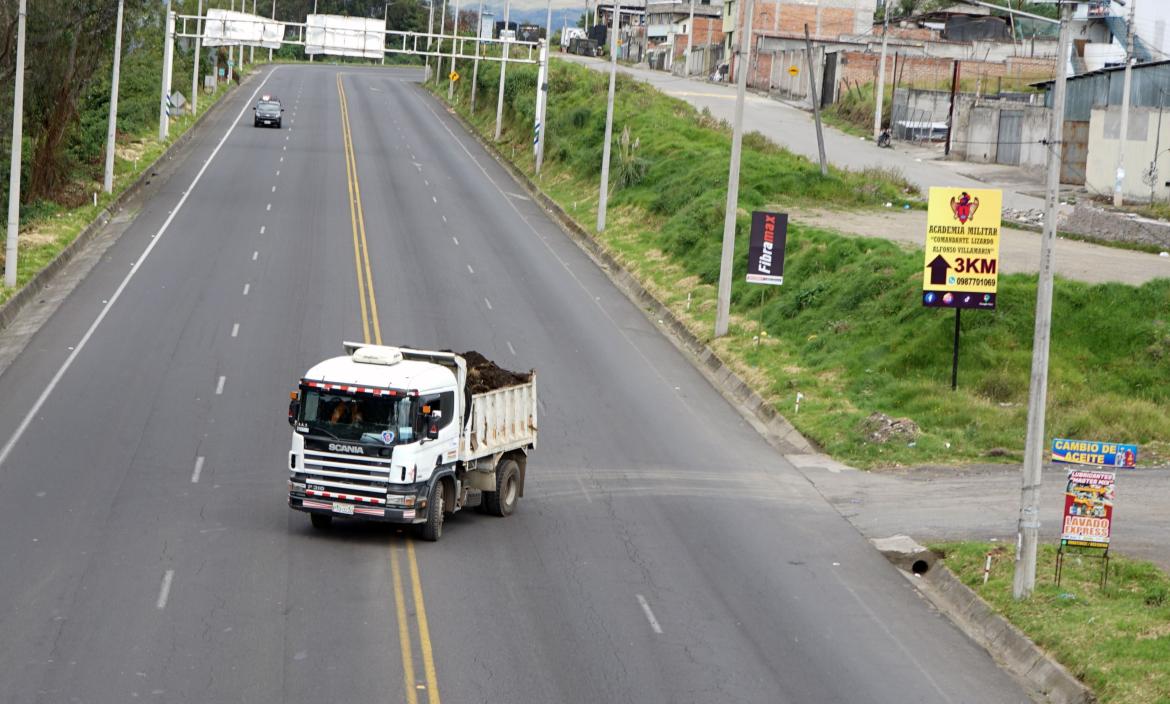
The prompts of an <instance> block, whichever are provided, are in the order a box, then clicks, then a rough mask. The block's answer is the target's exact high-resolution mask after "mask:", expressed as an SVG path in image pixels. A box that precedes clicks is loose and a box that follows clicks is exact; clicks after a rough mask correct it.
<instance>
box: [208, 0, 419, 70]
mask: <svg viewBox="0 0 1170 704" xmlns="http://www.w3.org/2000/svg"><path fill="white" fill-rule="evenodd" d="M232 2H233V3H234V2H235V0H232ZM431 12H432V15H433V13H434V10H432V11H431ZM313 14H314V15H316V14H317V0H313ZM427 27H428V29H427V33H430V31H431V30H430V25H427ZM308 35H309V31H308V29H307V28H306V29H305V39H308V38H309V36H308ZM322 36H324V35H322ZM430 46H431V38H430V37H427V48H428V49H429V48H430ZM313 56H314V54H309V63H313ZM228 70H229V71H230V70H231V69H228Z"/></svg>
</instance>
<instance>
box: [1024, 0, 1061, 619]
mask: <svg viewBox="0 0 1170 704" xmlns="http://www.w3.org/2000/svg"><path fill="white" fill-rule="evenodd" d="M1072 9H1073V4H1072V3H1071V2H1066V3H1062V5H1061V15H1060V43H1059V45H1058V46H1059V48H1058V49H1057V54H1056V85H1055V86H1054V87H1053V89H1052V118H1051V120H1050V121H1049V123H1048V173H1047V179H1046V184H1045V185H1046V188H1045V197H1044V233H1043V235H1041V239H1040V278H1039V281H1038V282H1037V286H1036V328H1035V332H1034V334H1033V337H1032V381H1031V385H1030V387H1029V388H1028V435H1027V440H1026V441H1025V446H1024V471H1023V474H1022V481H1021V486H1020V518H1019V526H1018V528H1017V531H1018V532H1017V534H1016V571H1015V576H1014V578H1013V580H1012V596H1014V597H1015V598H1016V599H1017V600H1018V599H1025V598H1027V597H1029V596H1031V595H1032V589H1033V588H1034V587H1035V586H1036V547H1037V541H1038V540H1039V535H1040V480H1041V470H1042V469H1043V468H1044V449H1045V446H1046V443H1045V437H1044V416H1045V411H1046V409H1047V403H1048V343H1049V338H1050V337H1051V334H1052V274H1053V271H1052V268H1053V262H1052V250H1053V244H1054V243H1055V241H1056V209H1057V206H1058V205H1059V203H1060V165H1061V149H1062V147H1063V143H1062V140H1063V137H1062V135H1063V132H1064V103H1065V86H1066V82H1067V73H1068V56H1069V44H1070V36H1069V35H1070V34H1071V29H1070V20H1071V19H1072Z"/></svg>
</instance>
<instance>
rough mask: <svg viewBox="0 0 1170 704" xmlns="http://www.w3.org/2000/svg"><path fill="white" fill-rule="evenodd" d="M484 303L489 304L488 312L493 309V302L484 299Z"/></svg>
mask: <svg viewBox="0 0 1170 704" xmlns="http://www.w3.org/2000/svg"><path fill="white" fill-rule="evenodd" d="M483 302H484V303H486V304H487V307H488V310H491V309H492V302H491V301H489V300H488V299H486V298H485V299H483Z"/></svg>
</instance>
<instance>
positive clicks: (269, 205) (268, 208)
mask: <svg viewBox="0 0 1170 704" xmlns="http://www.w3.org/2000/svg"><path fill="white" fill-rule="evenodd" d="M272 190H276V186H273V187H272ZM264 209H265V210H272V203H269V204H268V205H267V206H266V207H265V208H264Z"/></svg>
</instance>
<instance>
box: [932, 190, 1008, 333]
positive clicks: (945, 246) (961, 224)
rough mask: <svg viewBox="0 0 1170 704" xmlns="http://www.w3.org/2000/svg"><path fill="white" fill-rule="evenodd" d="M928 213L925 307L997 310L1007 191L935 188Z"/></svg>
mask: <svg viewBox="0 0 1170 704" xmlns="http://www.w3.org/2000/svg"><path fill="white" fill-rule="evenodd" d="M928 208H929V210H928V211H927V215H926V261H925V265H924V267H923V271H922V305H924V306H927V307H932V308H984V309H989V310H992V309H994V308H995V295H996V291H997V289H998V288H999V230H1000V217H1001V211H1002V209H1003V192H1002V191H999V190H997V189H989V188H981V189H979V188H966V189H964V188H931V189H930V202H929V206H928Z"/></svg>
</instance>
